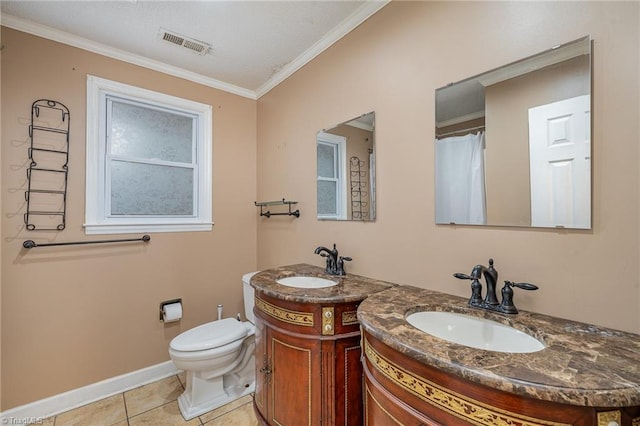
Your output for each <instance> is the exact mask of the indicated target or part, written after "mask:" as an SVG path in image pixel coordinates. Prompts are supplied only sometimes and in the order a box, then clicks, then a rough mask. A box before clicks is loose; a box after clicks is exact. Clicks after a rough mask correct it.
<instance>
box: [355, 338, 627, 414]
mask: <svg viewBox="0 0 640 426" xmlns="http://www.w3.org/2000/svg"><path fill="white" fill-rule="evenodd" d="M362 340H363V346H364V348H363V351H364V356H363V363H364V377H365V385H364V386H365V389H364V400H365V403H364V404H365V408H364V411H365V414H364V417H365V421H364V424H365V425H372V426H373V425H375V426H386V425H394V426H397V425H398V424H401V425H407V426H409V425H416V426H418V425H430V426H431V425H446V426H462V425H469V424H473V425H480V426H493V425H513V426H569V425H572V426H615V425H618V426H637V425H640V407H625V408H620V407H598V408H594V407H584V406H575V405H567V404H561V403H555V402H549V401H542V400H537V399H533V398H527V397H522V396H518V395H514V394H510V393H507V392H504V391H500V390H496V389H493V388H490V387H487V386H483V385H480V384H476V383H472V382H470V381H468V380H465V379H462V378H460V377H457V376H453V375H450V374H447V373H445V372H443V371H441V370H438V369H436V368H433V367H430V366H427V365H425V364H423V363H421V362H418V361H417V360H415V359H413V358H411V357H408V356H406V355H404V354H402V353H400V352H399V351H397V350H395V349H393V348H391V347H389V346H387V345H386V344H385V343H383V342H382V341H380V340H378V339H377V338H376V337H375V336H373V335H371V334H369V333H367V332H363V339H362Z"/></svg>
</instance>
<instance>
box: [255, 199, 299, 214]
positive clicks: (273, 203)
mask: <svg viewBox="0 0 640 426" xmlns="http://www.w3.org/2000/svg"><path fill="white" fill-rule="evenodd" d="M254 204H255V205H256V206H259V207H260V216H266V217H271V216H295V217H300V210H297V209H296V210H295V211H291V205H293V204H298V202H297V201H287V200H285V199H284V198H283V199H282V200H280V201H261V202H259V201H255V202H254ZM284 205H286V206H288V207H289V211H288V212H280V213H271V211H269V210H267V211H264V208H265V207H267V206H284Z"/></svg>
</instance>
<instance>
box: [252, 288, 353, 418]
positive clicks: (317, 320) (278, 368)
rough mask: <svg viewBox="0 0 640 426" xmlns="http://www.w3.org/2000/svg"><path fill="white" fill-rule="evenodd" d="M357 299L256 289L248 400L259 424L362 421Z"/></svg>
mask: <svg viewBox="0 0 640 426" xmlns="http://www.w3.org/2000/svg"><path fill="white" fill-rule="evenodd" d="M358 304H359V302H348V303H326V302H324V303H300V302H292V301H286V300H282V299H278V298H274V297H270V296H268V295H266V294H264V293H263V292H260V291H256V294H255V308H254V314H255V322H256V336H255V338H256V356H255V359H256V391H255V397H254V404H255V408H256V411H257V413H258V418H259V420H260V422H261V423H262V424H268V425H283V426H289V425H290V426H301V425H320V424H326V425H362V423H363V417H362V412H363V410H362V364H361V362H360V354H361V350H360V331H359V325H358V321H357V318H356V311H357V309H358Z"/></svg>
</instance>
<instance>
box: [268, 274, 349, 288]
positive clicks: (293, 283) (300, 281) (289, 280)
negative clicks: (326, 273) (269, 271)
mask: <svg viewBox="0 0 640 426" xmlns="http://www.w3.org/2000/svg"><path fill="white" fill-rule="evenodd" d="M276 282H277V283H278V284H282V285H286V286H287V287H298V288H324V287H331V286H334V285H336V284H338V282H337V281H333V280H328V279H326V278H320V277H286V278H280V279H278V280H276Z"/></svg>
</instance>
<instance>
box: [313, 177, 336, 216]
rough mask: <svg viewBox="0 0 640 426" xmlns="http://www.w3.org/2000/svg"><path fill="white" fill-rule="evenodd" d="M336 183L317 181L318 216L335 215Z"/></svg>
mask: <svg viewBox="0 0 640 426" xmlns="http://www.w3.org/2000/svg"><path fill="white" fill-rule="evenodd" d="M336 185H337V183H336V182H334V181H324V180H321V181H318V214H337V213H338V212H337V209H336V196H337V188H336Z"/></svg>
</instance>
